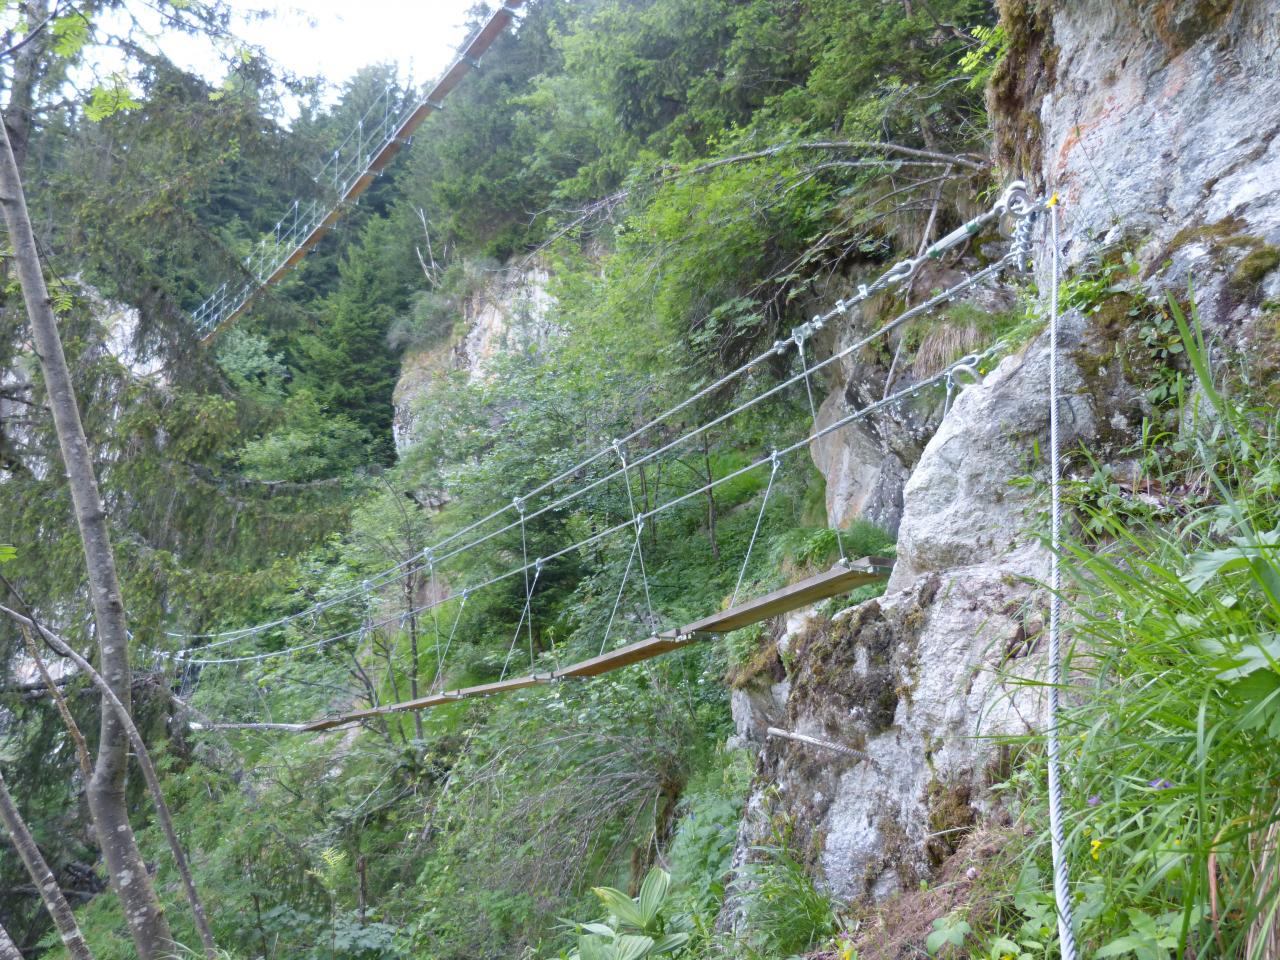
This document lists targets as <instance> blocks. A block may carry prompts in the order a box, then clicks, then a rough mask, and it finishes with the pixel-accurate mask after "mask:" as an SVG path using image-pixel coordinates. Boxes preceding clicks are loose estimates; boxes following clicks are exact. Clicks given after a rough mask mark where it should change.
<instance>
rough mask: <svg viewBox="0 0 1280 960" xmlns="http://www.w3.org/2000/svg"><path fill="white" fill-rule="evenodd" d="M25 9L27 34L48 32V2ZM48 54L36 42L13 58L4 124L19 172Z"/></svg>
mask: <svg viewBox="0 0 1280 960" xmlns="http://www.w3.org/2000/svg"><path fill="white" fill-rule="evenodd" d="M24 6H25V12H26V28H27V30H28V32H29V31H32V30H40V29H48V24H47V23H45V21H46V20H47V18H48V16H49V0H28V2H27V3H26V4H25V5H24ZM20 9H22V8H20ZM51 32H52V31H51ZM47 52H48V48H47V47H46V45H45V44H44V43H43V42H41V41H37V42H34V43H28V44H26V45H25V46H23V47H22V48H21V49H20V50H18V51H17V52H16V53H15V54H14V55H13V68H12V73H11V76H10V80H9V105H8V107H6V109H5V118H4V125H5V127H6V129H7V132H8V134H9V146H10V148H11V149H12V150H13V159H14V163H15V164H16V165H17V168H18V169H19V170H21V169H22V168H23V167H24V166H25V165H26V162H27V143H28V142H29V141H30V139H31V117H32V114H33V112H34V106H35V91H36V86H37V85H38V84H39V82H40V79H41V73H42V71H41V70H40V63H41V59H42V58H43V57H44V55H45V54H46V53H47Z"/></svg>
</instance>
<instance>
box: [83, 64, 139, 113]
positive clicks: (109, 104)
mask: <svg viewBox="0 0 1280 960" xmlns="http://www.w3.org/2000/svg"><path fill="white" fill-rule="evenodd" d="M140 106H142V102H141V101H140V100H137V99H135V98H134V96H133V92H132V91H131V90H130V89H129V82H128V79H127V78H126V77H124V76H123V75H122V74H118V73H116V74H112V75H111V76H110V77H109V78H108V79H107V81H106V82H105V83H100V84H98V85H97V86H96V87H94V88H93V92H92V93H91V94H90V95H89V102H88V103H86V104H85V107H84V115H85V116H86V117H88V118H89V119H90V120H94V121H98V120H105V119H106V118H107V117H109V116H111V115H113V114H116V113H119V112H121V111H122V110H136V109H138V107H140Z"/></svg>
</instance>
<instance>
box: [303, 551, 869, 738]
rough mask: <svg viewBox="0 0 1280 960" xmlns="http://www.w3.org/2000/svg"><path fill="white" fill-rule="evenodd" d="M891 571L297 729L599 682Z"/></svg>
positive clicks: (776, 597) (851, 570)
mask: <svg viewBox="0 0 1280 960" xmlns="http://www.w3.org/2000/svg"><path fill="white" fill-rule="evenodd" d="M892 569H893V561H892V560H888V559H886V558H884V557H863V558H862V559H861V560H854V561H851V562H850V563H848V564H836V565H835V566H834V567H832V568H831V569H830V570H828V571H827V572H826V573H820V574H818V575H817V576H813V577H809V578H808V579H807V580H801V581H800V582H799V583H793V584H791V585H790V586H786V587H783V588H782V589H780V590H774V591H773V592H772V593H767V594H765V595H764V596H763V597H758V598H756V599H755V600H748V601H747V602H745V603H740V604H738V605H737V606H735V607H730V608H729V609H728V610H722V611H721V612H719V613H715V614H712V615H711V616H709V617H704V618H702V619H701V620H695V621H694V622H693V623H690V624H687V625H685V626H683V627H680V628H679V629H678V630H668V631H666V632H664V633H660V634H658V635H657V636H654V637H649V638H648V639H647V640H640V641H637V642H636V643H629V644H627V645H626V646H623V647H618V648H617V649H616V650H610V651H608V652H607V653H602V654H600V656H598V657H592V658H591V659H589V660H580V661H578V662H577V663H573V664H570V665H569V666H566V667H562V668H560V669H559V670H555V671H552V672H551V673H532V674H528V675H526V676H522V677H513V678H512V679H510V680H499V681H497V682H495V683H482V684H479V685H478V686H474V687H462V688H460V689H458V690H446V691H444V692H442V693H435V694H431V695H430V696H426V697H418V698H417V699H416V700H405V701H403V702H401V703H388V704H384V705H382V706H378V707H370V708H368V709H365V710H356V711H353V712H351V713H343V714H337V715H335V716H331V717H324V718H322V719H319V720H313V721H311V722H310V723H304V724H301V725H300V726H299V727H298V729H299V730H301V731H305V732H315V731H319V730H332V729H333V728H335V727H343V726H346V725H347V724H350V723H356V722H358V721H360V720H368V719H371V718H373V717H380V716H385V715H387V714H389V713H403V712H405V711H412V710H429V709H431V708H432V707H439V706H442V705H443V704H446V703H453V702H454V701H456V700H468V699H471V698H474V697H489V696H492V695H493V694H495V693H507V692H509V691H512V690H524V689H526V688H528V687H533V686H538V685H540V684H547V683H558V682H561V681H564V680H573V679H581V678H585V677H598V676H600V675H601V674H604V673H610V672H612V671H614V670H620V669H622V668H623V667H629V666H631V665H632V664H634V663H640V662H641V661H644V660H651V659H652V658H654V657H659V656H661V655H662V654H664V653H671V652H672V651H673V650H680V649H682V648H683V647H687V646H689V645H690V644H692V643H696V642H698V641H699V640H704V639H706V638H707V637H710V636H714V635H716V634H721V633H728V632H729V631H731V630H737V629H738V628H739V627H745V626H747V625H748V624H752V623H759V622H760V621H762V620H768V619H769V618H770V617H775V616H777V615H778V614H780V613H787V612H789V611H791V610H798V609H800V608H801V607H807V606H810V605H812V604H814V603H817V602H818V601H819V600H827V599H829V598H831V597H835V596H839V595H840V594H842V593H848V592H849V591H850V590H853V589H854V588H856V587H861V586H864V585H866V584H868V583H878V582H880V581H882V580H884V579H886V578H887V577H888V576H889V573H890V571H891V570H892Z"/></svg>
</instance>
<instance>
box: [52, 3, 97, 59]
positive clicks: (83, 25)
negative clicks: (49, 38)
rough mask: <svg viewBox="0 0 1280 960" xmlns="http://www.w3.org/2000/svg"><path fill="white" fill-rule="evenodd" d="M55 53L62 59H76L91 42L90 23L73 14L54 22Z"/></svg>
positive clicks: (80, 15)
mask: <svg viewBox="0 0 1280 960" xmlns="http://www.w3.org/2000/svg"><path fill="white" fill-rule="evenodd" d="M51 31H52V33H53V52H54V53H56V54H57V55H58V56H60V57H68V58H70V57H74V56H75V55H76V54H78V53H79V52H80V51H81V50H83V49H84V46H85V44H87V43H88V42H89V21H88V19H86V18H85V17H84V16H83V15H82V14H79V13H72V14H69V15H67V16H65V17H59V18H58V19H57V20H55V21H53V26H52V27H51Z"/></svg>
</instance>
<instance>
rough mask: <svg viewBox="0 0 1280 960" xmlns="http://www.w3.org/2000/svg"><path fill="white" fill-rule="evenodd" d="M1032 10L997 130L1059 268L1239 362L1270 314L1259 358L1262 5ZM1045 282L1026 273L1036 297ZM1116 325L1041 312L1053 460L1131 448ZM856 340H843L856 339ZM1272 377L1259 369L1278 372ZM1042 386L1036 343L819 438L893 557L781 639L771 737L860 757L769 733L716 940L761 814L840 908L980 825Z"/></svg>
mask: <svg viewBox="0 0 1280 960" xmlns="http://www.w3.org/2000/svg"><path fill="white" fill-rule="evenodd" d="M1011 6H1013V5H1011ZM1019 6H1023V5H1019ZM1025 6H1026V7H1027V9H1030V8H1031V5H1025ZM1049 9H1051V10H1052V16H1051V17H1050V18H1049V23H1050V24H1051V29H1050V30H1049V31H1048V34H1047V35H1046V36H1045V37H1044V38H1043V39H1044V42H1043V43H1042V44H1040V45H1039V46H1038V47H1036V46H1034V45H1033V47H1032V49H1038V50H1040V51H1041V53H1042V55H1043V56H1044V63H1043V64H1041V65H1040V69H1041V74H1042V76H1041V79H1040V80H1039V81H1037V83H1038V86H1036V85H1035V84H1033V85H1032V86H1035V88H1036V89H1037V90H1038V94H1037V96H1039V97H1041V98H1042V99H1039V100H1038V102H1036V103H1025V104H1023V107H1024V108H1025V112H1024V113H1021V114H1019V115H1018V116H1013V115H1008V116H1004V117H997V120H998V122H999V123H1000V124H1002V125H1003V127H1004V128H1005V131H1006V132H1007V131H1009V130H1010V129H1011V128H1014V129H1013V134H1014V136H1012V137H1009V136H1005V137H1003V142H1006V143H1008V142H1013V141H1016V142H1018V143H1020V144H1024V145H1027V144H1029V145H1030V147H1029V153H1028V154H1027V155H1026V156H1024V157H1023V158H1022V159H1024V160H1027V161H1028V162H1029V165H1030V166H1032V167H1033V168H1034V169H1032V170H1030V171H1028V172H1029V173H1031V174H1032V175H1033V177H1034V176H1039V177H1040V178H1041V179H1042V181H1043V182H1041V183H1039V184H1037V185H1036V189H1038V190H1039V189H1043V188H1044V187H1045V184H1046V183H1047V185H1048V187H1049V188H1051V189H1055V190H1059V191H1061V193H1062V195H1063V198H1064V201H1065V204H1064V210H1063V213H1062V218H1063V219H1062V234H1061V240H1062V247H1061V249H1062V250H1063V253H1064V255H1065V263H1066V266H1067V267H1068V268H1069V269H1070V268H1074V269H1092V268H1093V267H1096V258H1097V257H1098V255H1099V254H1101V253H1107V252H1111V253H1114V252H1115V251H1116V249H1117V247H1118V245H1119V244H1120V243H1122V242H1123V244H1124V245H1125V247H1126V248H1127V249H1130V250H1132V251H1133V252H1134V253H1135V256H1136V259H1137V264H1138V276H1137V278H1136V279H1135V280H1134V281H1133V282H1136V283H1141V284H1142V285H1144V286H1145V288H1146V292H1147V294H1148V296H1151V297H1153V298H1160V297H1163V296H1164V294H1165V293H1166V292H1174V293H1175V294H1183V295H1185V293H1186V290H1187V284H1188V281H1192V282H1194V285H1195V289H1196V300H1197V304H1198V307H1199V311H1200V315H1201V318H1202V320H1204V322H1205V324H1206V326H1207V327H1208V328H1209V330H1210V332H1211V338H1212V339H1214V340H1215V342H1217V343H1219V344H1225V345H1229V346H1233V347H1236V348H1240V349H1242V350H1243V351H1244V353H1245V355H1246V358H1247V359H1253V357H1252V356H1251V354H1253V353H1257V352H1259V351H1255V350H1252V348H1251V346H1250V345H1251V344H1252V343H1253V342H1254V341H1253V339H1252V338H1253V337H1255V336H1256V335H1258V331H1260V330H1262V328H1263V327H1264V326H1265V325H1266V324H1267V323H1270V324H1271V327H1270V328H1268V330H1269V331H1270V332H1269V333H1268V334H1267V336H1268V337H1270V339H1269V340H1267V341H1265V342H1266V343H1268V344H1270V347H1269V348H1268V349H1271V350H1274V349H1275V337H1274V312H1271V313H1268V310H1272V311H1273V310H1274V308H1273V306H1272V307H1269V306H1268V303H1271V304H1274V302H1276V301H1277V300H1280V269H1277V266H1276V262H1277V261H1280V256H1273V254H1272V251H1273V250H1274V248H1275V247H1278V246H1280V137H1278V136H1277V135H1278V134H1280V97H1278V96H1277V95H1276V93H1277V90H1280V86H1278V84H1280V0H1237V2H1235V3H1205V2H1201V0H1162V2H1158V3H1152V2H1145V0H1144V2H1139V0H1120V2H1110V0H1079V2H1070V3H1068V2H1065V0H1063V2H1056V3H1052V4H1051V5H1050V6H1049ZM1040 24H1041V26H1042V25H1043V22H1042V21H1040ZM1037 29H1039V27H1037ZM1033 67H1034V65H1018V68H1019V69H1025V70H1031V69H1032V68H1033ZM1037 117H1038V118H1039V123H1038V124H1036V122H1035V119H1036V118H1037ZM1028 118H1030V119H1028ZM1032 161H1033V162H1032ZM1274 252H1275V253H1277V254H1280V251H1274ZM1091 262H1092V263H1093V267H1091V266H1090V263H1091ZM1268 264H1270V266H1268ZM1048 279H1049V273H1048V269H1047V258H1043V257H1042V258H1041V260H1040V262H1038V264H1037V280H1038V281H1039V285H1040V288H1041V290H1042V291H1043V290H1046V289H1047V281H1048ZM942 285H943V284H938V286H942ZM1006 295H1007V294H1006ZM1268 318H1270V319H1268ZM1126 322H1127V321H1126V320H1125V318H1124V316H1123V315H1121V316H1119V318H1118V319H1116V318H1112V319H1111V320H1107V319H1105V318H1100V317H1095V316H1082V315H1080V314H1079V313H1073V312H1067V313H1066V314H1065V315H1064V316H1063V318H1062V322H1061V328H1060V346H1061V354H1060V357H1059V367H1058V372H1059V377H1060V385H1061V403H1062V406H1061V408H1060V412H1061V428H1062V443H1063V447H1064V449H1066V450H1070V449H1071V448H1072V447H1073V446H1075V445H1076V444H1078V443H1085V444H1086V445H1088V446H1089V447H1090V448H1091V449H1093V450H1095V451H1101V453H1102V455H1104V456H1105V455H1109V454H1110V453H1112V452H1115V451H1119V450H1121V449H1122V448H1123V447H1124V446H1125V445H1126V444H1127V443H1131V442H1132V441H1133V440H1134V439H1136V437H1137V432H1136V431H1137V428H1138V424H1139V423H1140V421H1141V418H1142V416H1143V414H1144V413H1145V412H1148V409H1149V408H1148V407H1147V406H1146V404H1147V401H1146V399H1145V397H1144V395H1143V393H1142V392H1141V391H1140V390H1138V389H1136V388H1135V387H1134V386H1133V385H1132V384H1131V383H1129V382H1128V371H1127V369H1126V366H1125V363H1124V361H1123V359H1122V358H1121V357H1120V356H1119V352H1120V351H1119V348H1118V347H1117V344H1118V343H1119V342H1120V340H1121V338H1123V337H1124V336H1125V335H1126V334H1132V331H1127V330H1125V329H1124V324H1125V323H1126ZM856 325H857V319H856V318H854V320H853V322H852V324H851V329H850V330H849V331H845V332H842V333H841V336H842V337H846V338H847V337H856V335H857V333H856ZM846 342H848V341H846ZM1259 342H1262V341H1259ZM837 348H838V345H837ZM891 349H892V347H891ZM881 360H883V358H879V359H876V360H870V361H869V360H868V359H867V358H866V357H851V358H850V362H849V363H846V364H845V365H844V367H843V369H842V371H841V374H842V382H841V383H840V384H839V385H838V386H837V388H836V390H835V391H834V392H833V393H832V395H831V396H830V397H828V398H827V401H826V403H824V405H823V409H822V413H821V416H822V417H823V418H825V422H832V421H834V420H835V419H837V418H838V417H840V416H843V415H844V412H845V411H847V410H849V409H856V408H860V407H861V406H865V405H866V403H868V402H870V401H871V400H874V399H878V398H879V396H880V395H882V392H883V390H884V377H885V366H884V364H883V363H882V362H880V361H881ZM1262 369H1264V370H1265V369H1266V368H1265V367H1264V368H1262ZM1272 369H1273V374H1272V376H1280V359H1278V360H1276V362H1275V365H1274V367H1273V368H1272ZM1048 372H1049V354H1048V344H1047V337H1046V336H1045V335H1044V334H1041V335H1039V336H1037V337H1036V338H1035V339H1033V340H1032V341H1031V342H1030V343H1028V344H1027V345H1025V346H1024V347H1022V348H1021V349H1020V350H1018V351H1017V352H1016V353H1014V354H1012V355H1010V356H1007V357H1006V358H1004V359H1003V360H1002V361H1001V362H1000V363H999V364H998V366H997V367H996V369H995V370H994V371H993V372H991V373H990V374H989V375H988V376H987V377H986V378H985V381H984V382H983V383H981V384H977V385H974V386H970V387H967V388H965V389H964V390H963V392H962V393H961V394H960V395H959V396H958V397H957V398H956V400H955V402H954V403H953V405H952V407H951V409H950V410H949V412H948V414H947V415H946V416H945V418H940V417H939V414H940V411H939V410H936V409H928V408H927V407H918V408H916V409H915V410H912V411H894V412H893V415H892V416H888V415H886V416H885V417H879V418H875V419H869V420H868V422H867V423H864V424H862V425H861V429H858V430H848V429H846V430H842V431H840V432H839V433H838V434H836V435H834V436H833V438H831V439H830V440H828V441H827V442H825V443H823V444H815V447H814V449H813V451H812V452H813V455H814V460H815V462H816V463H817V465H818V466H819V468H820V469H821V470H822V472H823V473H824V474H825V476H826V477H827V497H828V510H829V518H830V520H831V521H832V522H839V523H843V522H847V520H848V519H849V518H850V517H851V516H853V515H864V516H871V517H876V518H886V520H885V521H882V522H887V523H888V525H891V526H892V525H896V526H897V528H898V535H899V536H898V559H897V565H896V568H895V571H894V573H893V576H892V578H891V580H890V583H889V585H888V590H887V592H886V594H885V596H883V597H882V598H880V599H878V600H873V601H869V602H867V603H864V604H861V605H859V606H857V607H855V608H853V609H851V610H849V611H843V612H842V613H841V614H839V615H837V616H836V617H835V618H834V619H832V620H826V619H817V620H815V621H814V622H813V623H812V624H811V625H810V626H809V627H808V628H807V629H806V630H805V631H803V632H802V633H801V634H799V635H797V636H796V637H794V638H793V641H792V642H793V648H792V652H791V655H790V656H789V657H788V658H787V663H788V667H789V670H790V675H789V677H788V681H789V687H788V691H787V693H788V695H787V700H786V704H785V714H784V715H783V723H781V724H778V725H780V726H786V727H787V728H788V729H790V730H792V731H794V732H797V733H803V734H808V735H810V736H813V737H816V738H819V739H821V740H825V741H828V742H832V743H836V744H841V745H844V746H848V747H854V748H856V749H858V750H862V751H864V752H865V754H866V759H865V760H857V759H854V758H851V757H849V756H846V755H844V754H842V753H839V752H837V751H833V750H829V749H824V748H821V747H815V746H812V745H808V744H803V743H798V742H795V741H790V740H784V739H778V738H769V739H767V740H766V741H765V744H764V746H763V749H762V750H761V752H760V760H759V768H758V777H757V781H756V787H755V789H754V791H753V794H752V796H751V797H750V799H749V802H748V805H747V812H746V815H745V817H744V820H743V823H742V824H741V828H740V833H739V843H738V847H737V850H736V853H735V867H736V871H737V873H736V876H737V881H736V882H737V888H736V889H737V891H738V892H737V893H736V894H734V895H733V896H731V897H730V898H729V899H728V901H727V902H726V904H725V909H724V912H723V914H722V918H721V922H722V924H723V925H725V926H737V925H739V923H740V921H741V904H742V901H741V895H742V887H743V885H744V884H745V883H746V882H747V879H746V878H748V877H749V872H747V871H744V870H743V867H744V866H745V865H746V864H747V863H748V862H749V861H750V859H751V857H752V852H751V851H752V849H753V847H755V846H757V845H758V844H760V843H761V842H762V841H764V840H766V839H767V838H768V835H769V824H770V820H771V818H775V817H776V816H777V815H779V814H781V815H785V816H788V817H789V818H790V819H791V822H792V823H793V824H794V828H795V831H796V833H795V840H796V842H797V849H798V851H799V852H800V853H802V854H803V855H804V856H805V857H807V858H808V862H809V863H810V865H811V867H812V868H813V873H814V875H815V877H817V879H818V882H819V884H820V885H821V886H822V887H824V888H825V889H827V890H828V891H829V892H830V893H832V894H834V895H835V896H837V897H839V898H842V899H855V900H865V901H874V900H879V899H883V898H884V897H886V896H889V895H891V894H892V893H894V892H896V891H898V890H901V889H903V888H905V887H911V886H914V885H915V884H917V883H918V882H919V881H920V880H921V879H925V878H928V877H930V876H931V875H932V873H933V871H934V870H935V868H936V867H937V866H938V864H939V863H940V861H941V860H942V859H943V858H945V857H946V856H947V855H948V854H949V853H950V852H951V850H952V849H953V848H954V844H955V843H957V842H958V840H959V837H960V836H962V835H963V831H964V828H965V827H966V826H968V825H969V824H971V823H972V822H973V821H974V819H975V818H976V817H978V816H980V815H982V814H983V813H984V812H986V811H989V810H991V809H992V805H993V799H992V795H991V791H990V787H991V785H992V783H994V782H996V781H998V780H999V779H1000V778H1001V776H1002V774H1001V772H1000V768H1001V763H1002V760H1003V758H1002V754H1001V751H1000V749H999V748H998V746H997V744H995V743H993V742H992V741H991V740H989V739H987V738H988V737H990V736H992V735H998V734H1002V733H1005V734H1014V733H1023V732H1027V731H1031V730H1036V729H1041V728H1042V726H1043V721H1044V715H1043V704H1042V703H1041V702H1040V699H1039V697H1038V696H1037V695H1036V692H1035V691H1036V688H1035V687H1034V686H1028V685H1023V684H1020V683H1018V680H1019V679H1025V678H1031V679H1036V678H1038V677H1040V675H1041V674H1042V672H1043V654H1044V651H1043V646H1044V643H1043V638H1042V636H1041V634H1042V632H1043V625H1044V622H1045V620H1046V613H1045V605H1046V598H1045V595H1044V592H1043V590H1041V589H1038V588H1036V587H1034V586H1032V583H1033V582H1034V581H1036V580H1040V579H1043V578H1044V577H1045V576H1046V575H1047V569H1048V555H1047V552H1046V551H1045V550H1044V549H1043V547H1042V546H1041V545H1040V543H1039V541H1038V539H1037V537H1036V536H1035V535H1034V529H1035V528H1036V526H1037V521H1038V517H1037V514H1036V511H1039V510H1043V509H1046V507H1047V505H1046V504H1041V503H1037V502H1036V501H1035V499H1034V496H1033V493H1032V489H1033V486H1032V485H1029V484H1023V483H1018V482H1017V481H1018V480H1019V478H1026V477H1031V478H1039V479H1043V477H1044V475H1045V471H1046V465H1045V463H1044V462H1043V451H1044V449H1045V447H1046V446H1047V439H1048V404H1047V398H1048V389H1047V385H1048ZM1260 382H1262V383H1263V384H1264V385H1265V382H1266V381H1265V380H1263V381H1260ZM1037 450H1039V451H1041V454H1040V455H1039V456H1037ZM1113 465H1115V464H1114V463H1113ZM895 478H901V479H900V480H897V479H895ZM895 483H900V484H901V485H900V486H899V487H898V488H897V492H896V496H897V498H898V499H897V501H895V499H894V497H895V492H894V490H893V487H894V484H895ZM895 510H896V516H895ZM889 521H891V522H889Z"/></svg>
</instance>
